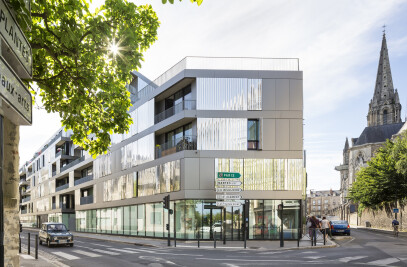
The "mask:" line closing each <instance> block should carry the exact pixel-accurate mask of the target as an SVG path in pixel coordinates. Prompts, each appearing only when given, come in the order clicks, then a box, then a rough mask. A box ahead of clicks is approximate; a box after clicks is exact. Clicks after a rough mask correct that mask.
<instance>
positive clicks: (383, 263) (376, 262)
mask: <svg viewBox="0 0 407 267" xmlns="http://www.w3.org/2000/svg"><path fill="white" fill-rule="evenodd" d="M399 261H400V260H399V259H397V258H387V259H382V260H377V261H371V262H368V263H367V264H370V265H386V264H390V263H395V262H399Z"/></svg>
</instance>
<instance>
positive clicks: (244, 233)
mask: <svg viewBox="0 0 407 267" xmlns="http://www.w3.org/2000/svg"><path fill="white" fill-rule="evenodd" d="M243 235H244V248H246V227H245V228H244V232H243Z"/></svg>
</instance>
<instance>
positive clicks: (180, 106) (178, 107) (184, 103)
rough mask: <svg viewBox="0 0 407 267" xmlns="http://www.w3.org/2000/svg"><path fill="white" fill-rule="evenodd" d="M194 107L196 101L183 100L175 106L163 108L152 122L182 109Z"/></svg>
mask: <svg viewBox="0 0 407 267" xmlns="http://www.w3.org/2000/svg"><path fill="white" fill-rule="evenodd" d="M195 109H196V101H195V100H184V101H182V102H181V103H178V104H176V105H175V106H173V107H171V108H169V109H166V110H164V111H163V112H161V113H159V114H157V115H155V117H154V122H155V123H159V122H160V121H163V120H165V119H167V118H169V117H171V116H174V115H175V114H177V113H179V112H181V111H183V110H195Z"/></svg>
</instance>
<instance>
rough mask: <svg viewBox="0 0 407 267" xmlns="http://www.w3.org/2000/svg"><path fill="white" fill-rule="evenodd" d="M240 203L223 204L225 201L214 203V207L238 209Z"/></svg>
mask: <svg viewBox="0 0 407 267" xmlns="http://www.w3.org/2000/svg"><path fill="white" fill-rule="evenodd" d="M241 205H242V203H240V202H232V201H231V202H225V201H216V206H218V207H240V206H241Z"/></svg>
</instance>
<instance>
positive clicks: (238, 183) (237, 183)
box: [216, 181, 242, 186]
mask: <svg viewBox="0 0 407 267" xmlns="http://www.w3.org/2000/svg"><path fill="white" fill-rule="evenodd" d="M216 185H217V186H222V185H228V186H239V185H242V182H241V181H216Z"/></svg>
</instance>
